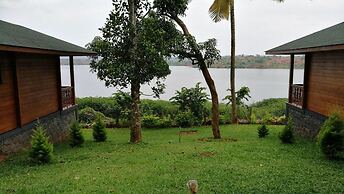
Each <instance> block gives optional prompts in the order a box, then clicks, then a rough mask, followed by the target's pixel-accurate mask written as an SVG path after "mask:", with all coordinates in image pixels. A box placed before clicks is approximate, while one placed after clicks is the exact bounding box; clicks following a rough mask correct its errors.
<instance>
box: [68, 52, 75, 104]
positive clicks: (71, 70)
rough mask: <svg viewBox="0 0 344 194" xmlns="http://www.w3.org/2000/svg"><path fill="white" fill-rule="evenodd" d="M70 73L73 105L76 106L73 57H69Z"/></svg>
mask: <svg viewBox="0 0 344 194" xmlns="http://www.w3.org/2000/svg"><path fill="white" fill-rule="evenodd" d="M69 73H70V84H71V86H72V99H73V105H75V79H74V60H73V56H69Z"/></svg>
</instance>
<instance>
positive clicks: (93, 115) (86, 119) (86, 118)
mask: <svg viewBox="0 0 344 194" xmlns="http://www.w3.org/2000/svg"><path fill="white" fill-rule="evenodd" d="M97 118H101V119H105V115H104V114H103V113H101V112H97V111H95V110H94V109H93V108H90V107H86V108H84V109H82V110H80V112H79V120H80V122H81V123H84V124H93V123H94V122H95V121H96V120H97Z"/></svg>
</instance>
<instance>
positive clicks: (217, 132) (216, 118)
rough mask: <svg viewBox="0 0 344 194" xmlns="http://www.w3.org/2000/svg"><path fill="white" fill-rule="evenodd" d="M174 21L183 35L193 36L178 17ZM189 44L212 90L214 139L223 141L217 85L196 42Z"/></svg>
mask: <svg viewBox="0 0 344 194" xmlns="http://www.w3.org/2000/svg"><path fill="white" fill-rule="evenodd" d="M172 19H173V20H174V21H176V22H177V24H178V25H179V26H180V27H181V28H182V30H183V33H184V35H185V36H192V35H191V34H190V32H189V30H188V28H187V26H186V25H185V23H184V22H183V21H182V20H181V19H180V18H178V17H172ZM188 41H189V44H190V45H191V47H192V48H193V49H194V52H195V53H197V54H196V55H197V56H196V58H197V61H198V62H199V68H200V69H201V71H202V73H203V77H204V79H205V81H206V82H207V85H208V87H209V90H210V94H211V104H212V107H211V111H212V118H211V125H212V130H213V136H214V139H221V133H220V127H219V125H220V117H219V115H220V113H219V97H218V95H217V91H216V87H215V83H214V80H213V79H212V78H211V75H210V73H209V71H208V68H207V65H206V64H205V62H204V58H203V56H202V53H201V52H200V51H199V50H197V46H195V45H194V44H196V43H194V42H190V40H188Z"/></svg>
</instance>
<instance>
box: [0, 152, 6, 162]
mask: <svg viewBox="0 0 344 194" xmlns="http://www.w3.org/2000/svg"><path fill="white" fill-rule="evenodd" d="M5 160H6V155H5V154H2V153H0V162H2V161H5Z"/></svg>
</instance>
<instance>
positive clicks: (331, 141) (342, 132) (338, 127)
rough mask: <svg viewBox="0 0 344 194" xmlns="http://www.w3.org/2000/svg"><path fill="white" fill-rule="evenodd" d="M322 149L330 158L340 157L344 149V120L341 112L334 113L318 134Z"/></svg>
mask: <svg viewBox="0 0 344 194" xmlns="http://www.w3.org/2000/svg"><path fill="white" fill-rule="evenodd" d="M318 144H319V146H320V149H321V151H322V152H323V153H324V154H325V155H326V156H327V157H328V158H330V159H332V158H337V157H339V154H340V153H341V152H342V151H344V122H343V120H342V119H341V118H340V116H339V114H337V113H335V114H332V115H331V116H330V117H329V118H328V119H327V120H326V121H325V123H324V124H323V126H322V127H321V129H320V132H319V134H318Z"/></svg>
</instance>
